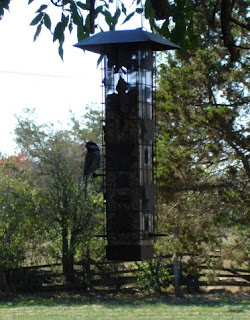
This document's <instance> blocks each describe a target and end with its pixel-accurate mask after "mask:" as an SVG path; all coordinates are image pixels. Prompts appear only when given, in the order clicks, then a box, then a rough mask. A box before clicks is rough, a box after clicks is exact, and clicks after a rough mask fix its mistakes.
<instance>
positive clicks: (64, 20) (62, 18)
mask: <svg viewBox="0 0 250 320" xmlns="http://www.w3.org/2000/svg"><path fill="white" fill-rule="evenodd" d="M61 22H62V24H63V25H64V26H65V27H67V25H68V22H69V16H65V15H64V14H63V13H62V17H61Z"/></svg>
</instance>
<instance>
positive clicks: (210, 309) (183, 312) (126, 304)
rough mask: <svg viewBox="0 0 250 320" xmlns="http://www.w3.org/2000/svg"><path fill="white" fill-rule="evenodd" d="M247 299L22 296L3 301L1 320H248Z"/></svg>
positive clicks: (232, 297) (235, 297) (249, 310)
mask: <svg viewBox="0 0 250 320" xmlns="http://www.w3.org/2000/svg"><path fill="white" fill-rule="evenodd" d="M249 302H250V300H249V297H247V296H242V297H239V296H221V297H218V296H213V295H210V296H209V295H206V296H197V297H195V296H190V297H187V298H183V299H175V298H173V297H168V296H165V297H157V296H144V297H142V296H140V297H139V296H131V295H130V296H113V297H112V296H110V295H109V296H105V295H103V296H102V295H92V296H91V295H85V296H84V295H83V296H81V295H61V296H60V295H57V296H55V295H51V296H48V295H46V296H37V295H36V296H33V297H31V296H19V297H16V298H11V299H10V298H9V299H7V298H6V299H4V300H3V299H2V300H1V301H0V319H1V320H7V319H8V320H10V319H13V320H14V319H18V320H29V319H32V320H47V319H55V320H64V319H67V320H77V319H81V320H96V319H100V320H106V319H109V320H118V319H119V320H123V319H126V320H131V319H133V320H134V319H135V320H137V319H142V320H158V319H173V320H182V319H183V320H184V319H185V320H186V319H192V320H232V319H234V320H243V319H244V320H247V319H250V309H249Z"/></svg>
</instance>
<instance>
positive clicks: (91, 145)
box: [85, 141, 99, 151]
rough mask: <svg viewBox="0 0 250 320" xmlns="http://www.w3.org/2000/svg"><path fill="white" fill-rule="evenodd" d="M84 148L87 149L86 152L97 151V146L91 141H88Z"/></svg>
mask: <svg viewBox="0 0 250 320" xmlns="http://www.w3.org/2000/svg"><path fill="white" fill-rule="evenodd" d="M85 147H86V148H87V150H91V151H94V150H99V148H98V146H97V144H96V143H95V142H92V141H88V142H87V143H86V145H85Z"/></svg>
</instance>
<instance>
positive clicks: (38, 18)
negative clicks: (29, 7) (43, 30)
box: [30, 13, 44, 26]
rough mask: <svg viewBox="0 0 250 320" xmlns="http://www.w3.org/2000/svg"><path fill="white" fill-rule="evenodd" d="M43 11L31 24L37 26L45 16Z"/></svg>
mask: <svg viewBox="0 0 250 320" xmlns="http://www.w3.org/2000/svg"><path fill="white" fill-rule="evenodd" d="M43 15H44V14H43V13H39V14H38V15H37V16H36V17H35V18H34V19H33V20H32V21H31V23H30V25H31V26H35V25H36V24H38V23H39V22H40V21H41V20H42V18H43Z"/></svg>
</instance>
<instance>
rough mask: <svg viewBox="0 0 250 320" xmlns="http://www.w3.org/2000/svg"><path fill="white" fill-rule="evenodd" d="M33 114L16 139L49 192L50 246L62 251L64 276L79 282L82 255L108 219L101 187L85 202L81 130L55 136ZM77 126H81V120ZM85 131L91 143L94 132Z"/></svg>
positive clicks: (46, 208)
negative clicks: (102, 221) (77, 270)
mask: <svg viewBox="0 0 250 320" xmlns="http://www.w3.org/2000/svg"><path fill="white" fill-rule="evenodd" d="M28 115H29V117H28V118H26V119H21V118H19V119H18V125H17V128H16V135H17V139H16V140H17V143H18V144H19V146H20V147H21V149H22V152H23V153H25V154H26V155H27V157H28V158H29V160H30V161H31V163H32V167H31V170H30V178H31V179H32V181H33V183H34V184H35V185H36V187H37V188H38V189H41V190H42V192H43V196H44V198H43V202H42V206H43V214H44V216H43V221H44V223H45V224H46V228H45V229H47V232H46V234H45V239H44V241H48V242H49V243H50V244H53V245H52V246H53V247H54V250H55V252H57V253H58V252H60V256H61V260H62V264H63V272H64V275H65V277H66V279H67V280H68V281H73V279H72V276H73V273H74V260H75V257H76V254H77V253H79V248H81V249H83V246H82V243H85V244H86V243H88V242H89V241H90V239H91V238H92V237H93V235H94V233H95V232H96V230H98V227H99V220H100V217H101V215H102V196H101V195H100V194H99V193H98V192H100V186H99V185H100V182H94V183H93V181H92V184H90V186H91V185H92V188H91V190H90V191H89V196H88V198H87V199H85V198H84V182H83V165H84V152H85V150H84V149H85V148H84V145H85V143H83V142H84V141H81V143H79V131H78V130H77V135H75V133H76V131H75V130H72V131H71V130H58V131H55V130H54V129H53V127H50V126H48V125H47V126H46V125H37V124H36V123H35V122H34V120H32V119H31V117H30V112H28ZM74 123H75V124H74V125H75V127H76V126H77V123H76V120H74ZM78 126H79V124H78ZM83 132H85V136H84V140H85V141H86V140H87V139H88V136H87V132H89V133H90V136H91V137H92V135H91V130H90V131H88V130H86V129H85V130H84V129H83V130H82V133H83ZM96 141H97V140H96ZM97 142H98V141H97ZM94 185H95V186H94ZM98 186H99V187H98ZM96 187H97V190H96V189H95V188H96ZM58 235H60V237H58ZM56 246H58V247H60V251H58V249H56ZM83 250H84V249H83ZM85 250H86V248H85ZM81 254H82V255H83V253H81Z"/></svg>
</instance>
